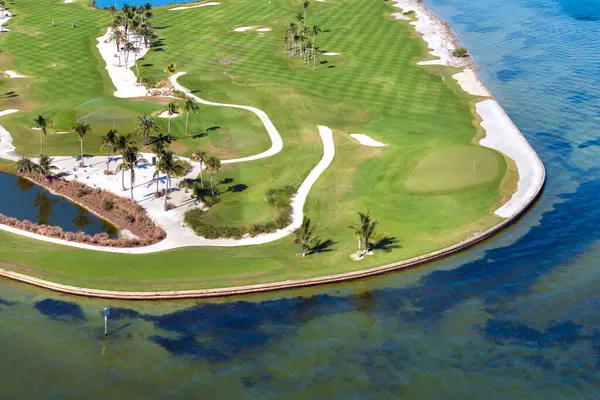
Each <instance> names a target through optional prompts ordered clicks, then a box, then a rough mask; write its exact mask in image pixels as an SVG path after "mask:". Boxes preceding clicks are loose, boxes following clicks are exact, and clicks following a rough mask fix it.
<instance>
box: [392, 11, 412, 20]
mask: <svg viewBox="0 0 600 400" xmlns="http://www.w3.org/2000/svg"><path fill="white" fill-rule="evenodd" d="M392 17H394V19H397V20H400V21H410V18H408V17H407V16H406V15H404V14H402V13H393V14H392Z"/></svg>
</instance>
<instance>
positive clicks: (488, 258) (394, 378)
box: [0, 0, 600, 399]
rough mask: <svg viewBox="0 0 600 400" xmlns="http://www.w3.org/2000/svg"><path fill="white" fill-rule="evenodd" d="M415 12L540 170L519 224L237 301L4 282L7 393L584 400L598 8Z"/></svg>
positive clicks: (597, 244) (597, 0)
mask: <svg viewBox="0 0 600 400" xmlns="http://www.w3.org/2000/svg"><path fill="white" fill-rule="evenodd" d="M426 3H428V5H430V6H431V7H432V8H433V10H434V11H435V12H436V13H438V14H439V15H441V16H442V17H444V18H445V19H447V20H448V21H449V22H450V23H451V25H452V27H453V29H454V30H455V31H456V32H457V33H458V35H459V37H460V39H461V41H462V42H463V43H464V44H465V46H466V47H467V48H469V49H470V50H471V52H472V54H473V55H474V58H475V59H476V61H477V63H478V64H479V67H480V70H479V73H480V75H481V76H482V78H483V80H484V81H485V83H486V85H487V86H488V87H489V88H490V89H491V91H492V92H493V93H494V95H495V96H496V98H497V99H498V100H499V101H500V102H501V103H502V105H503V106H504V108H505V109H506V111H507V112H508V114H509V115H510V116H511V117H512V119H513V120H514V121H515V123H516V124H517V125H518V126H519V127H520V128H521V130H522V131H523V133H524V134H525V136H526V137H527V138H528V139H529V141H530V142H531V144H532V145H533V147H534V148H535V149H536V150H537V152H538V153H539V155H540V156H541V158H542V159H543V161H544V163H545V165H546V168H547V172H548V181H547V185H546V188H545V191H544V193H543V196H542V198H541V199H540V201H539V203H538V204H537V205H536V206H535V207H534V208H533V209H532V210H531V211H530V212H529V213H528V214H527V215H526V216H525V217H524V218H523V219H522V220H521V221H520V222H519V223H518V224H516V225H514V226H512V227H511V228H510V229H508V230H506V231H505V232H503V233H502V234H500V235H499V236H496V237H495V238H494V239H493V240H490V241H488V242H486V243H485V245H483V246H479V247H476V248H474V249H472V250H470V251H468V252H465V253H463V254H461V255H459V256H456V257H453V258H450V259H447V260H443V261H441V262H438V263H436V264H433V265H429V266H426V267H423V268H419V269H415V270H411V271H408V272H406V273H399V274H393V275H386V276H383V277H380V278H377V279H371V280H366V281H361V282H355V283H352V284H346V285H337V286H333V287H325V288H313V289H306V290H301V291H295V292H286V293H275V294H270V295H264V296H255V297H248V298H243V299H235V298H234V299H225V300H220V301H211V302H209V301H198V302H188V303H180V302H173V303H118V302H111V301H101V300H84V299H80V298H73V297H69V296H61V295H57V294H52V293H49V292H46V291H41V290H38V289H34V288H29V287H25V286H23V285H19V284H17V283H13V282H7V281H0V318H1V321H2V323H0V344H2V345H3V346H2V347H3V356H2V358H1V360H2V361H1V362H0V387H1V388H3V390H4V393H8V394H9V398H10V397H11V395H12V397H15V396H16V394H17V393H18V394H19V395H20V397H23V398H42V397H47V398H59V397H60V398H62V397H69V398H78V397H83V396H90V394H91V395H93V397H103V398H140V397H144V398H165V397H167V396H175V397H179V398H198V397H213V398H255V399H280V398H286V399H296V398H297V399H306V398H357V399H358V398H360V399H388V398H389V399H398V398H407V399H418V398H427V399H442V398H443V399H453V398H457V399H471V398H473V399H480V398H486V399H530V398H535V399H538V398H539V399H564V398H582V399H595V398H598V397H599V393H600V390H599V389H598V388H599V387H600V364H599V363H600V361H599V360H600V272H599V270H598V268H599V263H598V260H599V256H600V241H599V240H600V229H599V226H600V169H599V167H598V161H597V160H598V159H599V155H600V154H599V153H600V152H599V150H600V57H599V56H598V55H599V54H600V40H599V39H600V0H593V1H592V0H587V1H582V0H579V1H573V0H570V1H565V0H560V1H559V0H502V1H500V0H480V1H478V2H473V1H470V0H453V1H452V2H448V1H441V0H429V1H428V0H426ZM109 304H110V305H112V306H113V307H115V309H114V312H113V317H112V320H111V324H112V325H111V332H113V333H112V334H111V336H110V337H109V338H108V340H106V341H104V340H103V339H102V317H101V314H100V310H101V309H102V307H104V306H105V305H109ZM34 358H35V359H36V361H37V362H35V363H34V362H31V360H32V359H34ZM31 377H35V379H36V381H37V382H50V387H51V388H52V390H48V388H47V385H35V384H27V382H30V379H31Z"/></svg>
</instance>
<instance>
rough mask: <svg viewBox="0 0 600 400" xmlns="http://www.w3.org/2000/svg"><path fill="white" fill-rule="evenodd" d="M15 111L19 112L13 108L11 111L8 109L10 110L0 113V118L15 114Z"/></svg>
mask: <svg viewBox="0 0 600 400" xmlns="http://www.w3.org/2000/svg"><path fill="white" fill-rule="evenodd" d="M17 111H19V110H15V109H14V108H13V109H10V110H4V111H0V117H2V116H4V115H8V114H14V113H16V112H17Z"/></svg>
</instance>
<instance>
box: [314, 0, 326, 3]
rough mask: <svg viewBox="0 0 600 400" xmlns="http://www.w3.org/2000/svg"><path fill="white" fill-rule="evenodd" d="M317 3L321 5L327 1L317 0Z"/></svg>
mask: <svg viewBox="0 0 600 400" xmlns="http://www.w3.org/2000/svg"><path fill="white" fill-rule="evenodd" d="M315 1H316V2H319V3H325V0H315Z"/></svg>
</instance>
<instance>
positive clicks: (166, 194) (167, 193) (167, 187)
mask: <svg viewBox="0 0 600 400" xmlns="http://www.w3.org/2000/svg"><path fill="white" fill-rule="evenodd" d="M168 195H169V174H167V180H166V181H165V211H167V198H168V197H169V196H168Z"/></svg>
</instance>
